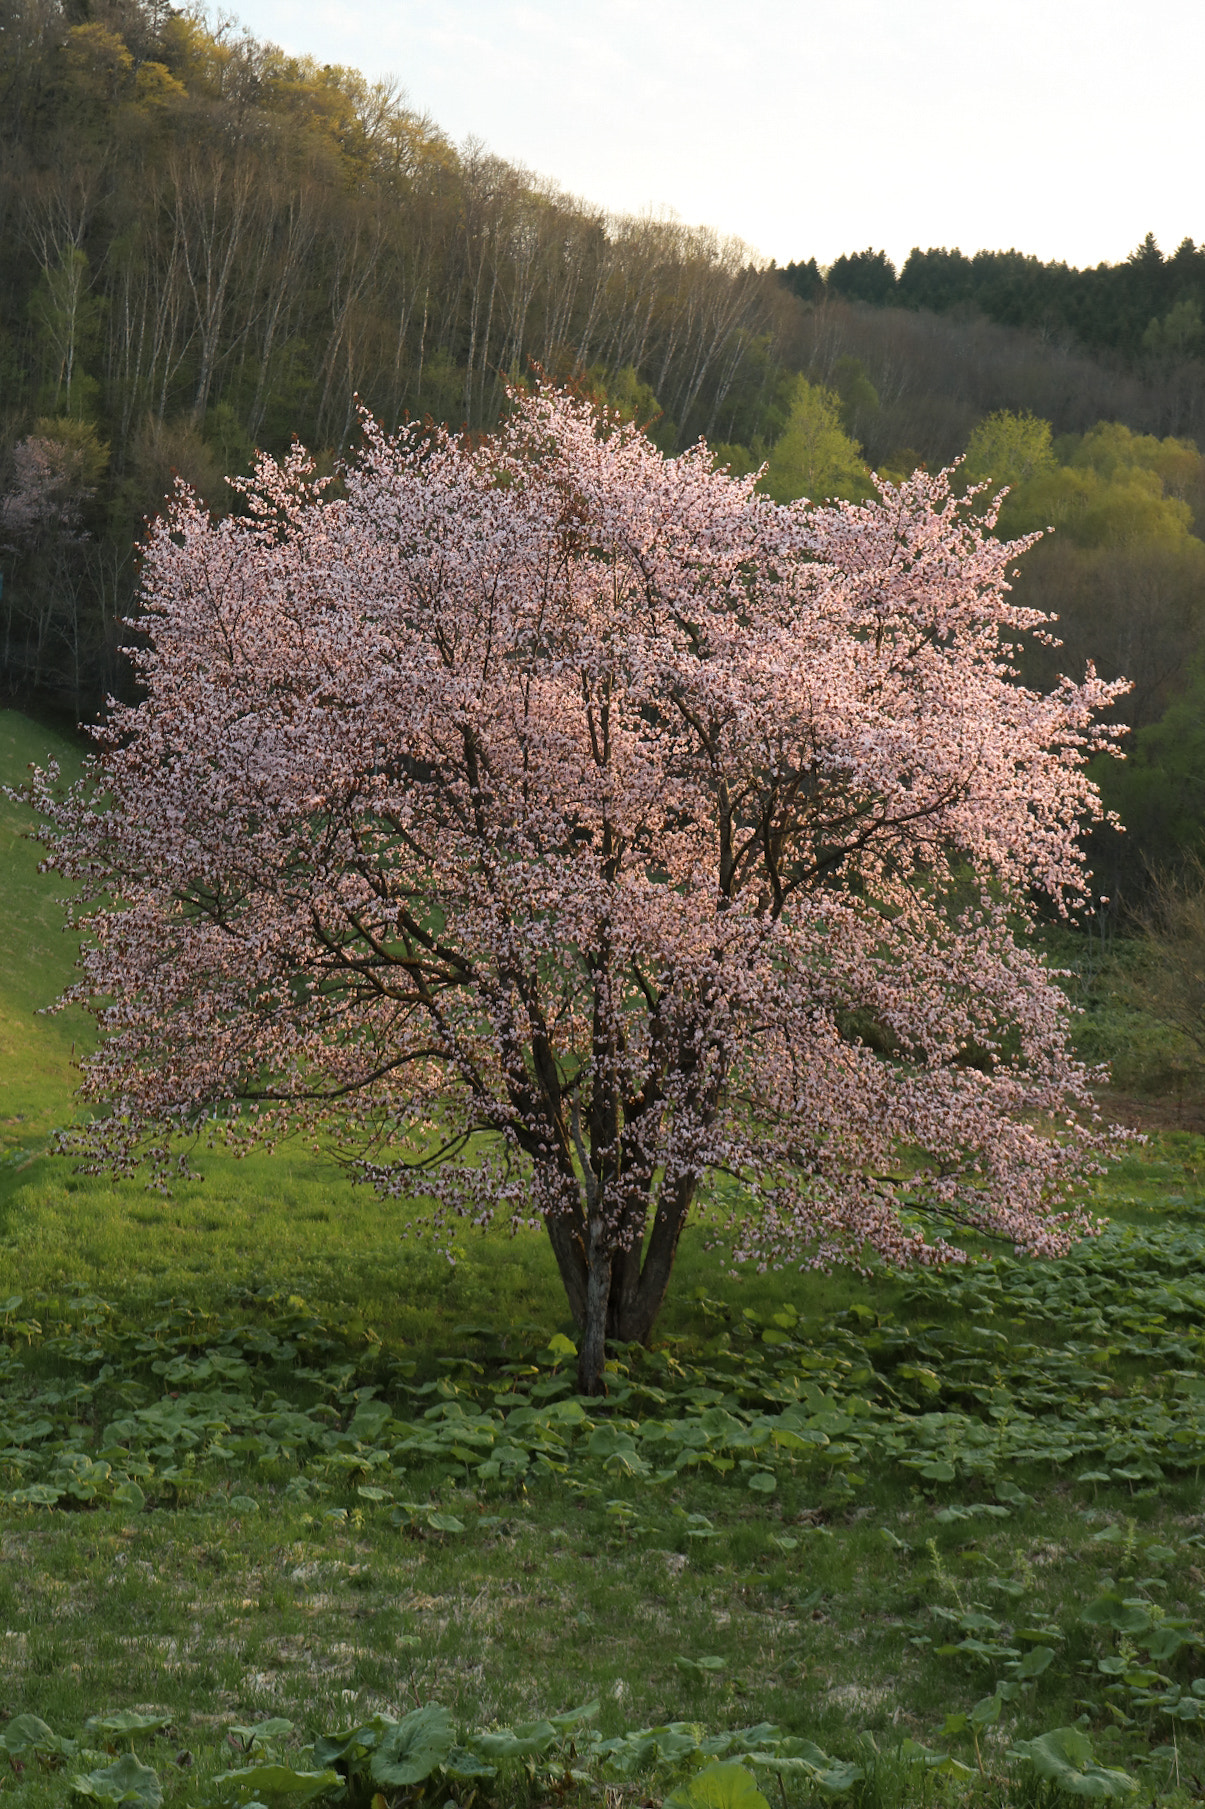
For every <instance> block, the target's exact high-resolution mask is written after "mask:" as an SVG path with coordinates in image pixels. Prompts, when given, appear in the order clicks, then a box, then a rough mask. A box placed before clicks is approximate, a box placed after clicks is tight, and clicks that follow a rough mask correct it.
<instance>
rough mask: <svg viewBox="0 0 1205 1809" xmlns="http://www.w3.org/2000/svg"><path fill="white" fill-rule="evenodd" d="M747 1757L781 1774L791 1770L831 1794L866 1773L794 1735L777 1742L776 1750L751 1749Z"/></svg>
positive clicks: (841, 1792)
mask: <svg viewBox="0 0 1205 1809" xmlns="http://www.w3.org/2000/svg"><path fill="white" fill-rule="evenodd" d="M749 1758H750V1761H751V1763H752V1764H754V1765H764V1766H766V1767H767V1768H768V1769H769V1770H771V1771H777V1772H779V1773H780V1774H782V1773H784V1772H794V1773H795V1774H796V1776H803V1777H805V1778H806V1779H807V1780H808V1781H809V1782H810V1783H813V1784H818V1785H819V1786H820V1788H821V1789H822V1790H827V1791H829V1792H831V1793H832V1794H833V1795H841V1794H843V1793H844V1792H845V1791H846V1790H852V1789H853V1787H854V1785H855V1784H856V1783H858V1782H859V1780H860V1779H861V1778H862V1777H863V1776H864V1775H865V1774H864V1772H863V1770H862V1767H861V1766H860V1765H853V1764H851V1763H850V1762H849V1761H848V1760H847V1759H832V1758H830V1757H829V1755H828V1753H826V1752H824V1751H822V1750H821V1748H820V1747H819V1746H816V1745H814V1744H813V1742H812V1741H811V1740H803V1739H799V1738H795V1737H792V1738H790V1739H787V1740H782V1741H780V1742H779V1747H778V1751H777V1752H774V1753H768V1752H767V1753H761V1752H754V1753H750V1755H749Z"/></svg>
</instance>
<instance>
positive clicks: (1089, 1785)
mask: <svg viewBox="0 0 1205 1809" xmlns="http://www.w3.org/2000/svg"><path fill="white" fill-rule="evenodd" d="M1008 1756H1009V1758H1010V1759H1028V1760H1029V1761H1030V1763H1031V1764H1032V1766H1033V1768H1034V1770H1035V1772H1036V1773H1037V1774H1038V1776H1039V1777H1040V1778H1049V1779H1050V1781H1051V1782H1052V1783H1054V1784H1057V1785H1058V1787H1059V1789H1060V1790H1067V1791H1070V1793H1071V1794H1072V1796H1097V1797H1123V1796H1129V1795H1130V1794H1131V1792H1133V1791H1135V1790H1137V1789H1138V1782H1137V1780H1136V1779H1135V1778H1132V1777H1131V1776H1130V1774H1129V1773H1128V1772H1127V1771H1114V1770H1112V1769H1111V1768H1110V1767H1108V1766H1105V1765H1097V1764H1095V1763H1094V1761H1093V1758H1092V1742H1091V1741H1090V1740H1089V1738H1088V1736H1087V1734H1085V1733H1084V1731H1083V1729H1082V1728H1078V1727H1056V1728H1053V1729H1052V1730H1051V1732H1050V1733H1048V1734H1039V1736H1038V1738H1037V1739H1036V1740H1018V1741H1017V1742H1016V1743H1015V1745H1014V1746H1013V1747H1012V1748H1011V1750H1010V1752H1009V1755H1008Z"/></svg>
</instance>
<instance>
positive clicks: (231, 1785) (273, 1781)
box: [210, 1765, 343, 1809]
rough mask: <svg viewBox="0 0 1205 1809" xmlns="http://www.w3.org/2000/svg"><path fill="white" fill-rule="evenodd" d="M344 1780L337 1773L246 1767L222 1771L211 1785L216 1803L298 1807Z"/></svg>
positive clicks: (286, 1767) (232, 1806) (235, 1808)
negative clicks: (251, 1803) (254, 1803)
mask: <svg viewBox="0 0 1205 1809" xmlns="http://www.w3.org/2000/svg"><path fill="white" fill-rule="evenodd" d="M342 1783H343V1779H342V1778H341V1777H340V1776H339V1773H338V1772H337V1771H329V1770H324V1771H294V1770H293V1768H292V1766H290V1765H244V1766H241V1767H240V1768H239V1769H238V1770H236V1771H223V1772H220V1773H219V1774H218V1776H217V1777H216V1778H214V1780H213V1783H212V1785H211V1787H210V1788H211V1790H212V1792H213V1797H214V1800H215V1801H216V1802H217V1803H220V1804H223V1805H228V1806H229V1809H240V1806H241V1805H242V1804H243V1803H250V1802H252V1801H254V1802H258V1803H268V1804H273V1805H274V1804H276V1803H281V1804H288V1805H289V1806H290V1809H294V1806H295V1805H298V1804H301V1803H308V1802H309V1801H310V1800H311V1799H312V1798H313V1797H316V1796H325V1795H326V1794H327V1792H328V1791H331V1790H338V1789H339V1788H340V1787H341V1786H342Z"/></svg>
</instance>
